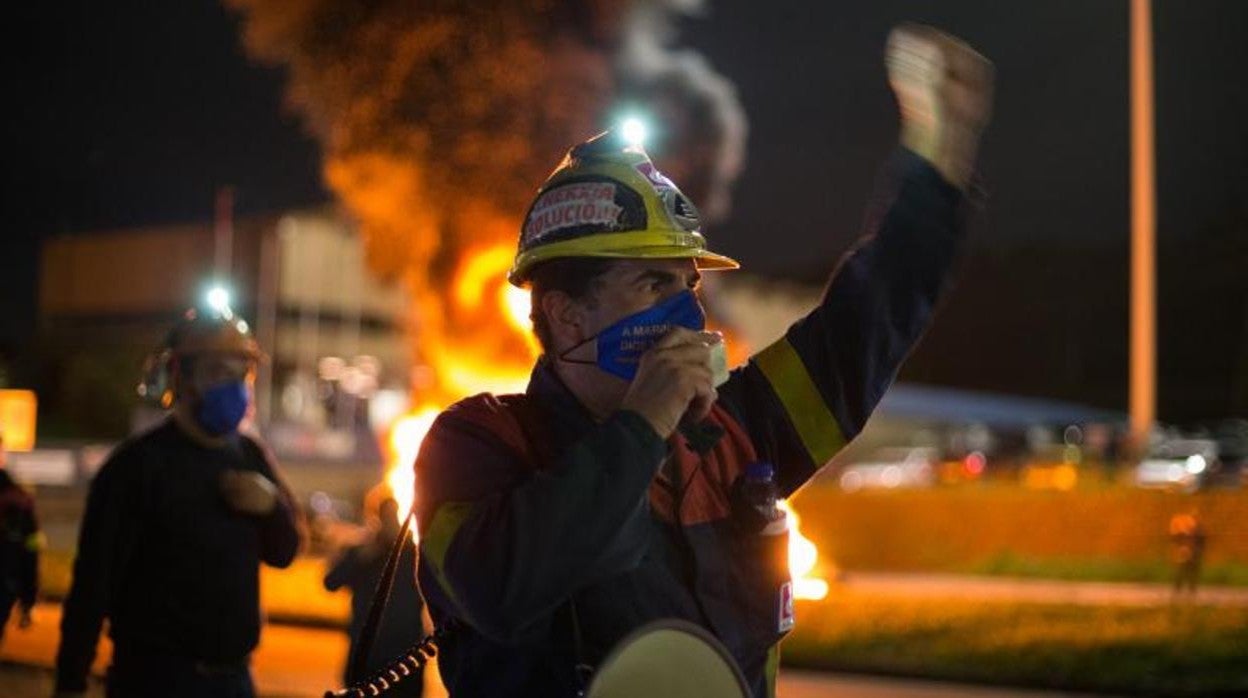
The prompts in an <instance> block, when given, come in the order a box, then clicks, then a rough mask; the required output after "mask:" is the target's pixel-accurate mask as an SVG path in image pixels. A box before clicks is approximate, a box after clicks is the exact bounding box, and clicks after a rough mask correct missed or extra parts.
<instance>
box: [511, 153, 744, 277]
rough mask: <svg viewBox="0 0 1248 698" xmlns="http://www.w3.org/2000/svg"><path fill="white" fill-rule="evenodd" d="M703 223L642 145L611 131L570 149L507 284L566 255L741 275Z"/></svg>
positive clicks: (531, 216) (528, 218)
mask: <svg viewBox="0 0 1248 698" xmlns="http://www.w3.org/2000/svg"><path fill="white" fill-rule="evenodd" d="M701 227H702V222H701V217H700V216H699V214H698V209H697V208H695V207H694V205H693V202H691V201H690V200H689V199H688V198H687V197H686V196H685V195H684V194H682V193H681V191H680V189H679V188H677V187H676V185H675V184H674V183H673V182H672V181H671V180H670V179H668V178H667V177H665V176H663V174H662V173H660V172H659V171H658V170H657V169H656V168H655V167H654V163H652V162H651V161H650V157H649V156H648V155H646V151H645V150H643V149H642V148H641V147H640V146H638V145H630V144H627V143H625V142H624V140H623V139H622V138H620V137H619V136H618V135H616V134H614V133H612V132H610V131H608V132H605V133H601V134H599V135H597V136H595V137H594V138H591V139H589V140H588V141H585V142H584V143H581V144H580V145H578V146H576V147H574V148H572V149H571V150H569V151H568V154H567V156H565V157H564V159H563V162H561V163H559V166H558V167H556V168H555V171H554V172H553V173H551V175H550V177H549V178H547V179H546V181H545V182H544V183H543V184H542V187H541V189H539V190H538V193H537V198H536V199H535V200H534V201H533V205H532V206H530V207H529V212H528V214H527V215H525V217H524V227H523V228H522V229H521V231H520V244H519V245H518V249H517V250H516V260H515V263H514V264H513V265H512V267H511V272H510V273H509V274H508V275H507V280H508V281H510V282H511V283H512V284H514V285H516V286H523V285H524V284H525V283H527V282H528V275H529V272H530V271H531V270H532V269H533V267H535V266H537V265H538V264H541V263H542V262H546V261H549V260H552V259H558V258H561V257H621V258H622V257H632V258H643V259H693V260H695V261H696V262H697V265H698V268H699V269H736V268H737V267H739V266H740V265H739V264H738V263H737V261H736V260H734V259H732V258H730V257H725V256H724V255H721V254H716V253H714V252H711V251H710V250H709V249H707V247H706V238H705V237H703V236H702V232H701Z"/></svg>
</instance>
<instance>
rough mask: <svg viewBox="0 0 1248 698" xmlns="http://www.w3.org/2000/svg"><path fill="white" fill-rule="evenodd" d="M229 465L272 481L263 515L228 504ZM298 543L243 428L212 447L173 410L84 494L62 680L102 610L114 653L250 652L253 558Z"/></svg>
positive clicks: (285, 498) (85, 664) (286, 506)
mask: <svg viewBox="0 0 1248 698" xmlns="http://www.w3.org/2000/svg"><path fill="white" fill-rule="evenodd" d="M227 468H228V469H237V470H251V471H255V472H258V473H261V474H263V475H264V476H265V477H267V478H268V479H270V480H272V481H273V482H274V483H275V484H277V485H278V491H279V496H278V505H277V506H276V507H275V508H274V510H273V511H272V512H271V513H269V514H268V515H266V516H263V517H255V516H249V515H246V514H240V513H237V512H235V511H234V510H232V509H231V508H230V507H229V506H228V505H227V504H226V502H225V499H224V497H223V496H222V495H221V492H220V488H219V486H218V478H219V477H220V476H221V473H222V472H224V471H225V470H226V469H227ZM298 547H299V532H298V528H297V526H296V520H295V504H294V500H293V498H292V496H291V494H290V491H289V490H288V489H287V488H286V486H285V485H284V484H283V483H282V481H281V479H280V478H279V477H278V475H277V472H276V470H275V466H274V464H273V461H272V458H271V456H269V454H268V453H266V452H265V451H264V449H262V448H261V447H260V446H259V445H258V444H257V443H256V442H255V441H253V440H252V439H250V438H249V437H247V436H244V435H241V434H239V435H236V436H234V437H233V438H232V439H231V440H230V442H229V444H228V445H227V446H225V447H223V448H207V447H204V446H201V445H199V444H198V443H196V442H194V441H192V440H191V439H190V438H188V437H187V436H186V435H185V434H183V433H182V431H181V430H180V429H179V428H178V427H177V426H176V425H175V424H174V422H173V420H172V419H169V420H166V421H165V422H164V423H162V424H161V425H160V426H158V427H156V428H155V429H153V430H151V431H149V432H147V433H144V434H141V435H139V436H137V437H134V438H131V439H129V440H127V441H125V442H124V443H122V444H121V445H119V446H118V447H117V448H116V449H115V450H114V451H113V453H112V454H111V455H109V457H108V459H107V460H106V461H105V462H104V464H103V465H102V466H101V467H100V470H99V472H98V473H97V474H96V476H95V478H94V479H93V480H92V482H91V489H90V492H89V493H88V495H87V507H86V513H85V514H84V516H83V520H82V528H81V530H80V533H79V538H78V554H77V557H76V559H75V560H74V578H73V586H72V587H71V588H70V591H69V596H68V597H67V598H66V600H65V609H64V615H63V617H62V619H61V646H60V650H59V652H58V653H57V658H56V668H57V686H58V687H59V688H62V689H67V690H81V689H82V688H83V687H84V686H85V682H86V675H87V672H88V670H89V669H90V667H91V662H92V660H93V659H94V657H95V649H96V643H97V642H98V640H99V634H100V626H101V623H102V621H103V620H104V618H105V617H107V618H108V620H109V636H110V637H111V638H112V640H113V646H114V661H117V660H119V659H120V658H122V657H128V658H142V657H151V658H153V660H158V658H161V657H170V658H177V659H181V660H191V661H201V662H207V663H210V664H215V663H220V664H230V663H241V662H243V661H245V660H246V659H247V656H248V655H249V654H250V653H251V651H252V649H254V648H255V646H256V643H257V642H258V640H259V637H260V595H259V575H260V568H259V566H260V563H261V562H262V561H263V562H266V563H268V564H270V565H274V566H277V567H285V566H287V565H289V564H290V562H291V561H292V560H293V559H294V557H295V553H296V551H297V549H298Z"/></svg>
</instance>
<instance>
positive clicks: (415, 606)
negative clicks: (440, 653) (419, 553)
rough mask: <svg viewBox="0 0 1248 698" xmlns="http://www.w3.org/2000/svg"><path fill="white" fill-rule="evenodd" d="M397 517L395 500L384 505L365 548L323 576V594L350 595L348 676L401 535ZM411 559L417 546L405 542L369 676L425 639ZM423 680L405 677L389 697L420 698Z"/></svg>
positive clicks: (342, 558)
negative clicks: (347, 592) (342, 591)
mask: <svg viewBox="0 0 1248 698" xmlns="http://www.w3.org/2000/svg"><path fill="white" fill-rule="evenodd" d="M404 513H406V512H404ZM399 516H400V514H399V505H398V502H396V501H395V500H394V498H393V497H386V498H385V499H383V500H382V501H381V503H380V505H379V506H378V508H377V519H378V520H377V521H376V524H375V525H376V527H375V529H374V531H373V534H372V535H371V536H370V537H369V539H368V540H367V541H365V542H364V543H361V544H359V545H355V546H352V547H350V548H347V549H346V550H345V551H344V552H343V553H342V554H341V555H340V556H339V557H338V559H337V560H336V561H335V562H334V564H333V566H332V567H331V568H330V570H329V572H328V573H327V574H326V575H325V588H326V589H328V590H330V591H337V590H338V589H341V588H342V587H344V586H345V587H347V588H348V589H350V590H351V622H350V625H348V627H347V634H348V635H349V636H350V637H351V650H350V652H349V653H348V655H347V657H348V659H347V671H349V670H350V657H352V656H354V654H355V648H356V645H357V644H358V643H359V641H360V629H361V627H362V626H363V625H364V621H365V619H367V618H368V607H369V604H370V603H371V602H372V599H373V592H374V591H375V590H376V589H377V582H378V581H379V580H380V579H381V574H382V571H383V570H384V569H385V566H386V558H387V556H388V555H389V553H390V548H391V547H392V546H393V545H394V539H395V538H397V537H398V535H399V530H400V519H399ZM415 556H416V546H415V545H414V544H413V543H412V541H411V540H410V539H409V540H408V541H407V542H406V543H405V544H404V545H403V552H402V553H401V554H400V557H399V565H398V570H399V572H398V574H396V575H395V578H394V586H393V587H392V588H391V590H390V602H389V604H388V605H387V606H386V612H385V614H384V615H383V616H382V620H381V625H380V627H378V629H377V638H376V640H375V641H374V643H373V649H372V652H370V653H369V661H368V664H367V666H368V671H369V672H370V673H371V672H374V671H377V670H378V669H380V668H382V667H383V666H385V665H386V664H387V663H389V662H390V660H392V659H394V658H395V657H397V656H399V655H400V654H402V653H403V652H405V651H406V650H407V649H408V648H409V647H411V646H412V645H414V644H415V643H417V642H419V641H420V639H421V638H422V637H424V634H425V633H424V626H423V625H422V624H421V608H422V605H421V600H420V593H419V591H417V589H416V580H415V578H414V577H413V575H412V574H411V570H412V569H414V567H415V564H416V562H415ZM345 674H346V672H345V671H344V679H346V680H347V681H349V680H350V679H349V677H346V676H345ZM359 678H361V679H363V678H366V677H359ZM423 679H424V675H423V673H418V674H416V675H415V676H411V677H408V678H407V679H405V680H404V681H403V682H402V683H400V684H399V685H398V686H397V687H396V688H394V689H393V690H392V691H391V692H390V693H388V694H387V695H394V696H410V697H413V698H414V697H416V696H419V695H421V689H422V684H423Z"/></svg>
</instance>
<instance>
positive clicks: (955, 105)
mask: <svg viewBox="0 0 1248 698" xmlns="http://www.w3.org/2000/svg"><path fill="white" fill-rule="evenodd" d="M884 65H885V67H886V68H887V69H888V82H889V85H890V86H891V87H892V88H893V92H894V93H895V94H896V95H897V104H898V106H899V107H900V109H901V144H902V145H904V146H905V147H907V148H909V149H910V150H912V151H914V152H915V153H917V154H918V155H920V156H921V157H923V158H924V159H926V160H927V161H928V162H930V163H932V165H933V166H934V167H935V168H936V169H937V170H938V171H939V172H940V173H941V175H943V176H944V178H945V179H946V180H948V181H949V182H950V183H951V184H953V185H954V186H957V187H958V188H960V189H965V188H966V185H967V183H968V182H969V181H970V177H971V172H972V170H973V169H974V166H975V155H976V153H977V152H978V150H979V135H980V133H981V132H982V131H983V129H984V126H986V125H987V123H988V119H989V117H990V116H991V112H992V82H993V69H992V63H990V62H989V61H988V59H986V58H984V57H983V56H981V55H980V54H979V53H977V52H976V51H975V49H973V48H971V47H970V46H968V45H967V44H966V43H965V42H963V41H961V40H960V39H957V38H955V37H952V36H950V35H948V34H945V33H944V32H941V31H939V30H937V29H933V28H932V27H928V26H924V25H920V24H904V25H901V26H899V27H897V28H896V29H894V30H893V31H892V33H890V34H889V36H888V45H887V47H886V49H885V52H884Z"/></svg>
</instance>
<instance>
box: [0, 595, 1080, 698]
mask: <svg viewBox="0 0 1248 698" xmlns="http://www.w3.org/2000/svg"><path fill="white" fill-rule="evenodd" d="M60 617H61V609H60V606H58V605H56V604H40V605H39V606H38V607H37V608H36V609H35V626H34V627H32V628H30V629H28V630H26V631H21V630H18V629H17V628H16V627H12V626H11V627H9V628H8V631H7V632H6V633H5V638H4V643H3V645H0V696H4V698H47V697H48V696H50V695H51V694H52V678H51V673H50V671H49V670H50V668H51V666H52V664H53V658H54V657H55V656H56V644H57V639H58V636H59V632H58V628H59V626H60ZM346 651H347V640H346V635H344V634H343V633H342V632H339V631H336V630H325V629H319V628H306V627H296V626H289V625H274V624H270V625H267V626H265V628H264V631H263V634H262V636H261V640H260V647H259V648H258V649H257V650H256V653H255V655H253V669H254V672H255V677H256V685H257V689H258V691H259V693H260V695H261V696H265V697H268V698H277V697H279V696H280V697H284V698H304V697H313V698H319V696H321V695H322V694H323V692H324V691H325V689H326V688H329V687H336V686H337V685H338V681H339V677H340V674H341V668H342V662H343V658H344V656H345V655H346ZM108 654H109V647H108V642H107V641H101V643H100V655H99V656H98V657H97V659H96V663H95V666H94V670H95V671H96V672H99V673H100V674H102V673H103V670H104V667H105V666H106V665H107V663H108ZM426 679H427V683H426V691H425V695H426V696H427V698H443V697H444V696H445V695H446V694H445V691H443V690H442V687H441V685H440V683H439V682H438V679H437V677H436V674H433V673H431V674H430V675H428V676H427V677H426ZM778 694H779V696H780V698H817V697H822V696H833V697H835V698H955V697H957V696H965V697H967V698H1056V697H1057V696H1077V695H1085V696H1086V695H1088V694H1074V693H1056V692H1049V691H1031V690H1023V689H1013V688H991V687H980V686H968V685H963V684H949V683H942V682H936V681H920V680H910V679H890V678H879V677H865V676H852V675H843V674H828V673H821V672H805V671H793V670H784V671H782V672H781V675H780V685H779V690H778ZM103 695H104V694H103V690H102V688H101V687H100V686H98V685H97V686H95V687H94V688H93V691H92V693H90V696H91V698H102V696H103Z"/></svg>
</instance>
